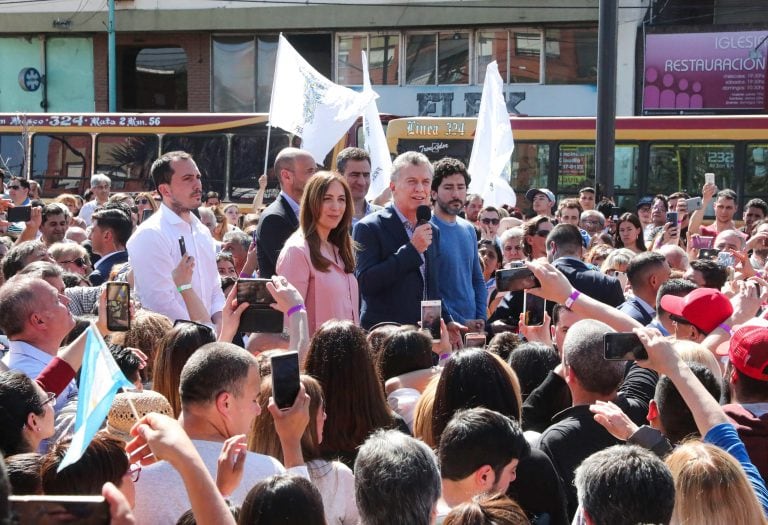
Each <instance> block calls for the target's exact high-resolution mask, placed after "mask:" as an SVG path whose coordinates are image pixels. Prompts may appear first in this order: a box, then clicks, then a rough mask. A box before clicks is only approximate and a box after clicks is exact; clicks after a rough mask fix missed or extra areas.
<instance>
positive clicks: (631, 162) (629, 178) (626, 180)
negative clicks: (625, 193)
mask: <svg viewBox="0 0 768 525" xmlns="http://www.w3.org/2000/svg"><path fill="white" fill-rule="evenodd" d="M614 152H615V153H614V156H613V162H614V165H613V187H614V189H615V190H631V191H632V193H635V192H637V186H638V184H637V175H638V173H637V167H638V161H639V159H640V147H639V146H636V145H630V144H618V145H617V146H616V147H615V149H614Z"/></svg>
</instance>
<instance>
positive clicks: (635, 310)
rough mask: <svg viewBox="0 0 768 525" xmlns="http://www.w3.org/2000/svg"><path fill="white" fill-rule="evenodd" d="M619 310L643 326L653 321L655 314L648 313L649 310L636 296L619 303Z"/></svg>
mask: <svg viewBox="0 0 768 525" xmlns="http://www.w3.org/2000/svg"><path fill="white" fill-rule="evenodd" d="M619 310H621V311H622V312H624V313H625V314H627V315H628V316H630V317H631V318H632V319H634V320H635V321H637V322H638V323H640V324H641V325H643V326H646V325H648V323H650V322H651V321H653V316H652V315H650V314H648V312H646V311H645V308H643V307H642V305H641V304H640V303H638V302H637V299H635V298H634V297H633V298H631V299H629V300H627V301H625V302H624V303H622V304H621V305H619Z"/></svg>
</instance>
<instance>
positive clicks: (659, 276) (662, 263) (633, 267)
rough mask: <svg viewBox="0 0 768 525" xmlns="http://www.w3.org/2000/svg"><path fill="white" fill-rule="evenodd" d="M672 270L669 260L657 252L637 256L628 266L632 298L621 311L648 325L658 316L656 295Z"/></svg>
mask: <svg viewBox="0 0 768 525" xmlns="http://www.w3.org/2000/svg"><path fill="white" fill-rule="evenodd" d="M671 273H672V270H671V269H670V268H669V264H668V263H667V259H666V258H665V257H664V256H663V255H662V254H660V253H657V252H643V253H641V254H638V255H636V256H635V257H633V258H632V260H631V261H629V264H628V265H627V278H628V279H629V283H630V284H631V285H632V297H630V298H629V299H627V300H626V301H625V302H624V303H623V304H621V305H620V306H619V310H621V311H622V312H624V313H625V314H627V315H629V316H630V317H631V318H632V319H634V320H635V321H637V322H638V323H641V324H642V325H647V324H649V323H650V322H651V321H653V318H654V316H655V315H656V308H655V305H656V295H657V294H658V293H659V288H661V285H662V284H664V283H665V282H667V281H668V280H669V277H670V275H671Z"/></svg>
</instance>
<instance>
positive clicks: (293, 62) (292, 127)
mask: <svg viewBox="0 0 768 525" xmlns="http://www.w3.org/2000/svg"><path fill="white" fill-rule="evenodd" d="M375 96H376V94H375V93H373V91H369V92H367V93H366V92H363V93H357V92H355V91H352V90H351V89H349V88H345V87H343V86H339V85H338V84H334V83H333V82H331V81H330V80H328V79H327V78H325V77H324V76H323V75H321V74H320V73H318V72H317V71H315V69H314V68H313V67H312V66H310V65H309V63H308V62H307V61H306V60H304V59H303V58H301V55H299V54H298V53H297V52H296V50H295V49H294V48H293V46H291V44H289V43H288V40H286V39H285V37H283V35H280V42H279V44H278V46H277V59H276V60H275V77H274V84H273V86H272V100H271V102H270V104H269V125H270V126H277V127H279V128H283V129H284V130H286V131H288V132H290V133H294V134H295V135H298V136H299V137H301V139H302V146H301V147H302V149H304V150H306V151H308V152H310V153H311V154H312V156H313V157H314V158H315V161H317V162H320V163H322V162H323V159H324V158H325V156H326V155H327V154H328V152H329V151H330V150H331V148H333V146H334V145H335V144H336V143H337V142H338V141H339V139H340V138H341V137H342V136H343V135H344V134H345V133H346V132H347V131H349V128H350V127H351V126H352V124H353V123H354V122H355V119H356V118H357V117H359V116H360V114H361V113H362V112H363V109H365V107H366V106H367V105H368V103H369V102H370V101H371V100H373V99H374V98H375Z"/></svg>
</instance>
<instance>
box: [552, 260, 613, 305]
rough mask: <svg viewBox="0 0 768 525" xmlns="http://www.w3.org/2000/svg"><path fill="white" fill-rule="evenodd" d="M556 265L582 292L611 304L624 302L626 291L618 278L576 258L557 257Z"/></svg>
mask: <svg viewBox="0 0 768 525" xmlns="http://www.w3.org/2000/svg"><path fill="white" fill-rule="evenodd" d="M554 265H555V267H556V268H557V269H558V270H560V271H561V272H563V274H565V276H566V277H567V278H568V281H570V283H571V284H572V285H573V287H574V288H576V289H577V290H578V291H580V292H581V293H584V294H587V295H588V296H590V297H592V298H593V299H597V300H598V301H600V302H601V303H605V304H607V305H610V306H619V305H620V304H621V303H623V302H624V292H623V291H622V288H621V283H620V282H619V280H618V279H617V278H615V277H613V276H610V275H605V274H604V273H600V272H598V271H597V270H592V269H591V268H590V267H589V266H587V265H586V264H585V263H584V262H582V261H578V260H576V259H557V260H556V261H555V262H554Z"/></svg>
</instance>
